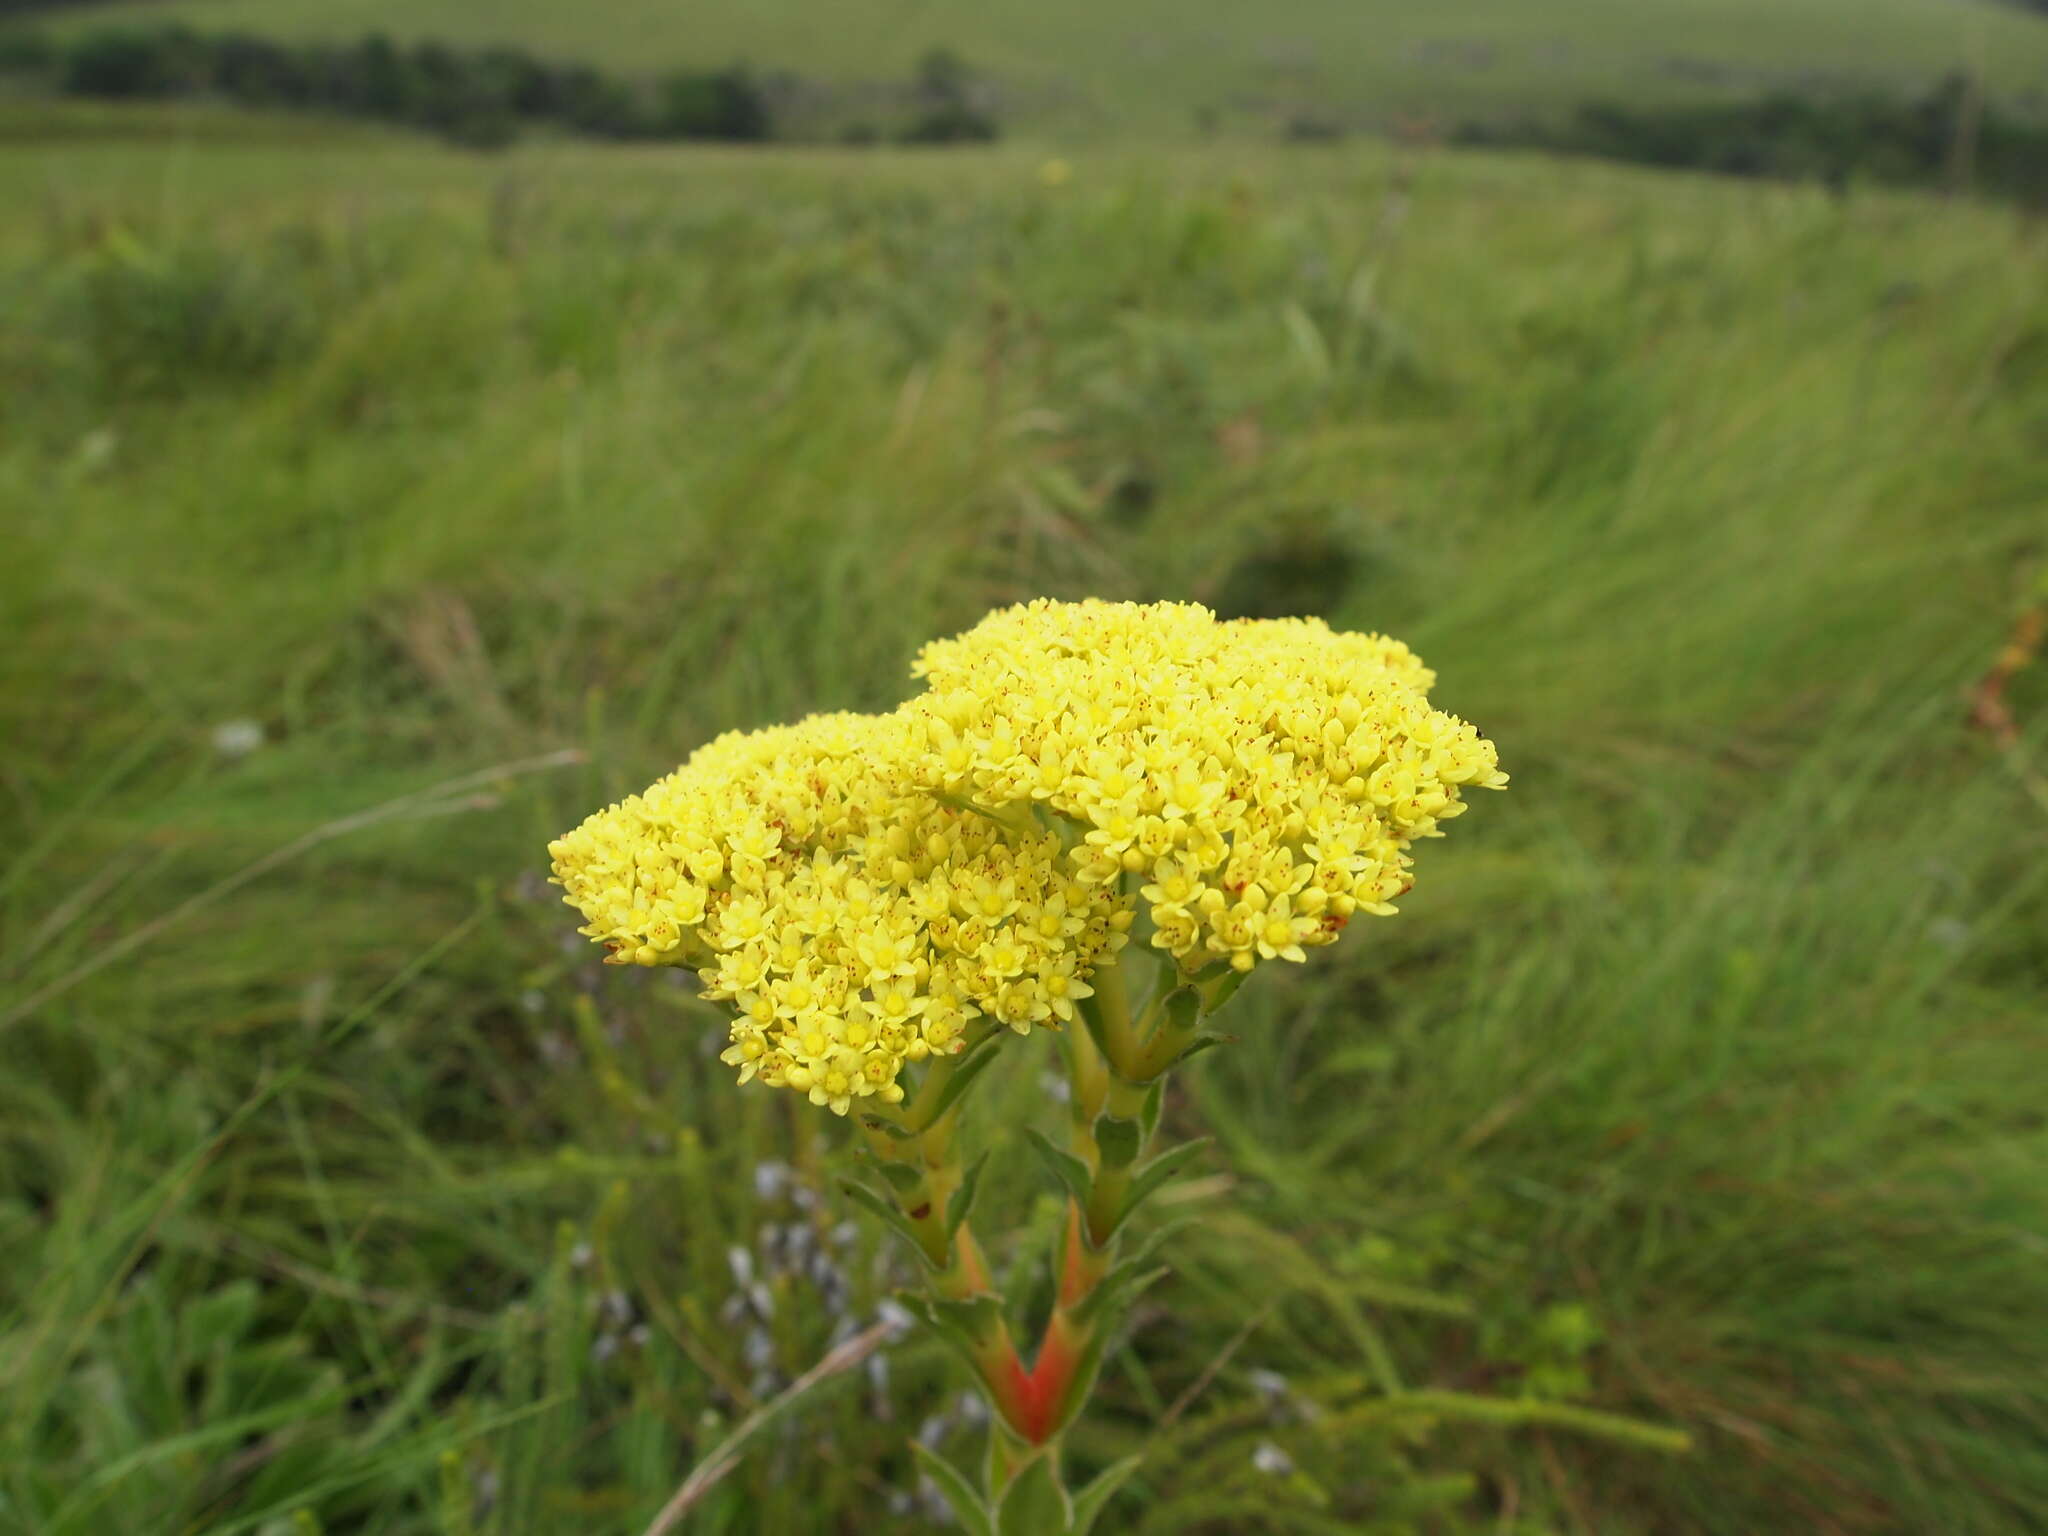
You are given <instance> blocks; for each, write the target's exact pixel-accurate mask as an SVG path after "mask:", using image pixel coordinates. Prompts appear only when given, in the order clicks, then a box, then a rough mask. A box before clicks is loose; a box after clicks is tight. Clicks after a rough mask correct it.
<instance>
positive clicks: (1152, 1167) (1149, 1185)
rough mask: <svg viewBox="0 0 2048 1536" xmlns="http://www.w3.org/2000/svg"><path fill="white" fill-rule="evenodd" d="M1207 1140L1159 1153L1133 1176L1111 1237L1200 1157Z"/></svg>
mask: <svg viewBox="0 0 2048 1536" xmlns="http://www.w3.org/2000/svg"><path fill="white" fill-rule="evenodd" d="M1209 1140H1210V1138H1208V1137H1207V1136H1204V1137H1202V1138H1201V1139H1200V1140H1197V1141H1188V1142H1183V1143H1182V1144H1181V1145H1179V1146H1177V1147H1175V1148H1173V1149H1172V1150H1171V1151H1168V1152H1162V1153H1160V1154H1159V1155H1158V1156H1157V1157H1155V1158H1153V1159H1152V1160H1151V1161H1150V1162H1149V1163H1146V1164H1145V1165H1144V1166H1143V1167H1141V1168H1140V1169H1138V1171H1137V1173H1136V1174H1135V1175H1133V1176H1132V1179H1131V1190H1130V1193H1129V1194H1127V1195H1126V1196H1124V1204H1123V1209H1122V1210H1120V1211H1118V1212H1117V1213H1116V1220H1115V1221H1113V1222H1111V1223H1110V1227H1109V1232H1110V1234H1114V1233H1115V1232H1116V1230H1117V1228H1119V1227H1121V1226H1122V1225H1123V1224H1124V1222H1125V1221H1127V1220H1128V1219H1129V1218H1130V1214H1131V1212H1133V1211H1135V1210H1136V1209H1137V1208H1138V1207H1139V1206H1140V1205H1143V1204H1144V1203H1145V1201H1147V1200H1148V1199H1150V1198H1151V1197H1152V1196H1153V1195H1154V1194H1156V1193H1157V1192H1158V1191H1159V1188H1160V1186H1162V1185H1163V1184H1165V1183H1166V1182H1167V1181H1168V1180H1169V1179H1171V1178H1173V1177H1174V1176H1175V1175H1176V1174H1178V1173H1180V1171H1181V1170H1182V1169H1184V1168H1186V1167H1187V1165H1188V1164H1189V1163H1191V1162H1193V1161H1194V1160H1195V1159H1196V1158H1197V1157H1199V1156H1200V1155H1201V1154H1202V1151H1203V1149H1204V1148H1206V1147H1207V1146H1208V1145H1209Z"/></svg>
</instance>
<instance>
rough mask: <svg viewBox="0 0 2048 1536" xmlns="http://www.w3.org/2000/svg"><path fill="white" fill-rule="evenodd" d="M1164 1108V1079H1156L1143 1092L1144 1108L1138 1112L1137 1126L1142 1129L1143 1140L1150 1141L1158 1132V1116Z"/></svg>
mask: <svg viewBox="0 0 2048 1536" xmlns="http://www.w3.org/2000/svg"><path fill="white" fill-rule="evenodd" d="M1165 1106H1166V1079H1165V1078H1164V1077H1157V1078H1154V1079H1153V1080H1152V1086H1151V1087H1150V1088H1148V1089H1147V1090H1146V1091H1145V1107H1144V1108H1143V1109H1142V1110H1140V1111H1139V1112H1138V1124H1139V1125H1140V1126H1141V1127H1143V1129H1144V1132H1145V1140H1146V1141H1147V1142H1149V1141H1151V1140H1152V1138H1153V1137H1154V1136H1155V1135H1157V1134H1158V1132H1159V1115H1160V1112H1161V1110H1163V1109H1164V1108H1165Z"/></svg>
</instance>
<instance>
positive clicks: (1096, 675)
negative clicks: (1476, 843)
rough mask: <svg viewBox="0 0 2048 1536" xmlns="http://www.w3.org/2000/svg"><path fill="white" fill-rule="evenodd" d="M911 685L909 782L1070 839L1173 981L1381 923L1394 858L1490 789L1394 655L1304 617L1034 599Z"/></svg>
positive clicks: (1396, 649) (1423, 677)
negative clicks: (1054, 824)
mask: <svg viewBox="0 0 2048 1536" xmlns="http://www.w3.org/2000/svg"><path fill="white" fill-rule="evenodd" d="M916 670H917V671H918V673H920V674H921V675H922V676H924V677H925V678H926V680H927V682H928V684H929V691H928V692H927V693H926V694H925V695H924V696H923V697H922V698H920V699H917V700H914V701H912V703H911V704H909V705H906V706H905V713H906V714H907V715H908V716H909V717H910V718H911V719H912V720H913V721H914V722H915V723H916V729H917V732H918V734H919V736H920V737H921V739H922V744H923V748H924V751H925V757H926V766H925V768H924V769H923V771H922V776H923V777H924V778H925V779H927V780H928V781H929V782H930V783H931V784H932V785H933V786H934V788H936V789H938V790H940V791H942V792H946V793H950V794H953V795H956V796H960V797H963V798H966V799H968V800H971V801H972V802H974V803H976V804H978V805H982V806H985V807H988V808H990V809H993V810H998V811H1000V810H1003V809H1004V808H1006V807H1012V806H1017V805H1025V804H1036V805H1039V806H1043V807H1044V808H1045V809H1046V810H1047V811H1049V812H1052V813H1054V814H1055V815H1057V816H1059V817H1063V818H1067V819H1069V820H1071V821H1072V822H1073V823H1075V824H1077V826H1078V827H1079V829H1080V837H1079V840H1078V842H1076V844H1075V846H1074V847H1073V848H1072V850H1071V852H1070V854H1069V863H1070V865H1071V867H1073V869H1074V870H1075V872H1076V873H1077V874H1078V875H1079V876H1080V878H1081V880H1082V881H1083V882H1084V883H1085V884H1086V885H1088V886H1089V887H1091V888H1108V889H1120V888H1123V887H1127V886H1129V885H1133V884H1135V885H1137V886H1138V894H1139V896H1140V897H1141V898H1142V900H1143V901H1144V902H1145V904H1146V906H1147V909H1148V911H1149V913H1150V916H1151V920H1152V927H1153V935H1152V943H1153V944H1155V945H1157V946H1158V947H1159V948H1161V949H1163V950H1165V951H1167V952H1168V953H1169V954H1171V955H1173V956H1174V957H1175V958H1176V959H1177V960H1178V961H1179V962H1180V964H1181V966H1182V967H1183V968H1184V969H1186V970H1188V971H1190V972H1192V971H1198V970H1201V969H1204V968H1205V967H1207V966H1208V965H1211V964H1213V963H1215V962H1217V961H1219V960H1227V961H1228V962H1229V963H1230V964H1231V965H1232V966H1234V967H1236V968H1237V969H1239V970H1249V969H1251V968H1252V967H1253V966H1254V965H1256V964H1257V963H1258V962H1260V961H1261V960H1272V959H1283V960H1300V959H1302V958H1303V957H1304V953H1305V951H1306V950H1308V949H1310V948H1312V947H1314V946H1316V945H1319V944H1329V943H1333V942H1334V941H1335V940H1336V938H1337V935H1338V933H1339V932H1340V931H1341V930H1342V929H1343V927H1344V925H1345V924H1346V923H1347V922H1348V921H1349V919H1350V918H1351V916H1352V914H1353V913H1354V912H1357V911H1365V912H1370V913H1375V914H1384V913H1389V912H1392V911H1393V906H1392V902H1393V900H1394V898H1395V897H1397V896H1399V895H1401V894H1402V893H1403V892H1404V891H1406V890H1407V889H1408V886H1409V884H1410V881H1409V877H1408V873H1407V871H1408V867H1409V862H1410V861H1409V858H1408V855H1407V852H1406V850H1407V847H1408V845H1409V843H1410V842H1412V841H1413V840H1414V839H1416V838H1418V837H1431V836H1435V835H1438V828H1439V826H1440V825H1441V824H1442V823H1443V822H1445V821H1448V820H1449V819H1450V818H1451V817H1453V816H1456V815H1458V814H1459V813H1460V812H1462V811H1463V810H1464V809H1465V807H1464V804H1463V802H1462V800H1461V799H1460V795H1461V792H1462V791H1463V790H1464V789H1465V788H1466V787H1467V786H1475V787H1479V788H1485V789H1499V788H1502V787H1503V786H1505V785H1506V783H1507V776H1506V775H1505V774H1503V773H1502V772H1501V771H1500V766H1499V763H1498V760H1497V759H1496V757H1495V755H1494V749H1493V744H1492V743H1491V742H1488V741H1485V740H1483V739H1482V738H1481V737H1480V736H1479V734H1478V733H1477V732H1476V731H1475V730H1473V728H1472V727H1471V726H1469V725H1467V724H1466V723H1465V722H1463V721H1461V720H1459V719H1457V718H1456V717H1455V716H1452V715H1447V714H1444V713H1443V712H1441V711H1439V710H1434V709H1432V708H1430V705H1429V700H1428V698H1427V690H1428V688H1429V687H1430V685H1431V684H1432V683H1433V682H1434V681H1435V676H1434V674H1433V673H1431V672H1430V671H1429V669H1428V668H1426V667H1424V666H1423V665H1422V663H1421V662H1420V661H1418V660H1417V659H1416V657H1415V655H1414V654H1413V653H1412V652H1411V651H1409V649H1408V648H1407V647H1406V646H1404V645H1402V644H1401V643H1400V642H1399V641H1396V640H1389V639H1386V638H1384V637H1382V636H1379V635H1358V634H1344V633H1338V632H1334V631H1332V630H1331V629H1330V628H1329V627H1328V626H1327V625H1326V624H1324V623H1323V622H1322V621H1320V620H1317V619H1279V620H1247V621H1238V622H1232V623H1224V622H1219V621H1218V620H1217V619H1216V617H1215V615H1213V614H1212V613H1210V612H1209V611H1208V610H1207V609H1206V608H1202V607H1200V606H1198V605H1196V604H1191V603H1157V604H1149V605H1141V604H1135V603H1103V602H1085V603H1055V602H1049V601H1040V602H1035V603H1030V604H1027V605H1024V606H1021V607H1017V608H1010V609H1006V610H1003V611H1001V612H998V613H994V614H991V615H990V616H989V617H988V618H986V619H984V620H983V621H982V622H981V623H980V624H978V625H976V626H975V627H974V628H973V629H971V630H969V631H968V632H967V633H965V634H964V635H961V636H958V637H957V638H955V639H951V640H942V641H938V642H935V643H934V644H932V645H930V646H927V647H926V648H925V650H924V652H923V654H922V655H921V656H920V657H919V659H918V662H917V667H916ZM1126 876H1129V877H1131V878H1130V879H1126V878H1125V877H1126Z"/></svg>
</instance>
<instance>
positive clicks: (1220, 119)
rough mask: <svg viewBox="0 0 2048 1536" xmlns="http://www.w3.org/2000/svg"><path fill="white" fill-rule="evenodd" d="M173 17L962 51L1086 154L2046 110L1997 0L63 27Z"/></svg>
mask: <svg viewBox="0 0 2048 1536" xmlns="http://www.w3.org/2000/svg"><path fill="white" fill-rule="evenodd" d="M166 18H175V19H178V20H183V21H189V22H191V23H192V24H194V25H197V26H203V27H208V28H229V27H233V28H240V29H245V30H248V31H252V32H259V33H270V34H289V35H294V36H331V37H335V38H351V37H356V36H360V35H361V34H363V33H365V32H368V31H372V30H379V31H384V32H388V33H390V34H392V35H394V36H398V37H428V36H434V37H443V38H446V39H449V40H451V41H463V42H517V43H522V44H525V45H527V46H529V47H532V48H535V49H538V50H542V51H545V52H548V53H553V54H560V55H564V56H573V57H585V58H589V59H591V60H593V61H596V62H599V63H604V64H608V65H612V66H615V67H618V68H621V69H628V70H654V69H659V68H667V67H672V66H683V65H695V64H705V63H720V64H722V63H725V62H729V61H732V60H745V61H747V62H749V63H751V64H752V65H754V66H755V67H756V68H759V69H763V70H791V71H795V72H797V73H798V74H801V75H804V76H806V77H808V78H811V79H814V80H817V81H820V82H825V83H828V84H832V85H835V86H838V87H841V88H851V87H859V86H863V85H868V84H873V83H877V82H887V81H897V80H901V79H902V78H903V77H904V76H905V75H906V74H907V73H908V72H909V70H910V68H911V66H912V64H913V63H914V61H915V60H916V59H917V58H918V56H919V55H920V54H921V53H922V52H923V51H924V50H926V49H929V48H931V47H934V46H946V47H951V48H954V49H956V50H959V51H960V52H962V53H964V54H965V55H967V56H968V57H969V58H970V59H971V60H972V61H974V62H975V63H976V64H978V65H980V66H982V67H983V68H985V69H986V70H988V71H989V72H990V74H991V75H992V76H993V77H994V78H995V80H996V81H997V82H998V83H999V88H1000V90H1001V93H1002V95H1003V97H1004V108H1005V113H1006V115H1007V116H1009V117H1010V118H1012V119H1013V120H1014V121H1019V122H1024V123H1028V124H1036V125H1044V126H1050V127H1053V128H1055V129H1057V130H1059V131H1062V132H1067V133H1071V134H1075V135H1085V134H1088V133H1092V132H1101V131H1105V130H1117V131H1127V132H1128V131H1137V132H1144V133H1154V134H1156V133H1160V132H1167V133H1180V132H1186V131H1188V130H1189V129H1190V128H1191V126H1192V125H1193V124H1194V122H1195V121H1196V119H1197V117H1198V116H1200V117H1201V118H1202V119H1203V120H1204V121H1205V122H1208V123H1211V124H1218V123H1220V124H1223V125H1226V126H1227V125H1230V124H1232V123H1239V124H1243V125H1246V126H1251V125H1258V124H1269V123H1271V122H1272V121H1274V120H1284V119H1285V118H1287V117H1289V116H1292V115H1296V114H1304V113H1307V114H1313V115H1316V116H1318V117H1321V118H1326V119H1329V120H1332V121H1338V122H1359V123H1366V122H1373V121H1384V120H1386V119H1387V118H1389V117H1392V116H1394V115H1397V114H1413V113H1426V114H1433V115H1436V116H1439V117H1464V116H1468V115H1474V114H1489V115H1499V114H1511V113H1516V112H1523V111H1542V110H1546V109H1551V108H1556V107H1559V106H1568V105H1571V104H1573V103H1576V102H1579V101H1582V100H1584V99H1586V98H1587V97H1588V96H1593V95H1623V96H1633V97H1638V98H1652V97H1654V98H1658V99H1666V98H1671V97H1674V96H1690V97H1696V96H1702V95H1714V94H1731V93H1748V92H1754V91H1757V90H1762V89H1768V88H1771V87H1775V86H1788V85H1800V84H1810V83H1812V82H1814V81H1816V80H1854V81H1865V82H1872V83H1880V84H1919V83H1923V82H1925V81H1926V80H1928V79H1931V78H1933V77H1935V76H1938V75H1940V74H1942V73H1944V72H1946V71H1948V70H1951V69H1956V68H1964V67H1971V65H1972V63H1973V61H1974V62H1975V63H1976V64H1977V65H1978V66H1980V67H1981V68H1982V69H1983V71H1984V73H1985V76H1986V78H1987V79H1988V80H1989V81H1990V83H1991V85H1992V87H1993V88H1994V89H1995V90H1997V91H1999V92H2001V93H2003V94H2006V95H2008V96H2015V97H2018V96H2027V95H2038V96H2039V97H2041V98H2044V99H2048V18H2044V17H2040V16H2035V15H2032V14H2029V13H2028V12H2026V11H2024V10H2022V9H2020V8H2018V7H2013V6H2006V5H1999V4H1994V3H1990V0H1960V3H1959V0H1552V3H1547V4H1530V3H1527V0H1457V3H1455V4H1450V5H1437V6H1415V5H1412V4H1408V3H1404V0H1284V3H1281V4H1276V5H1263V6H1243V5H1236V4H1231V3H1227V0H1122V3H1120V4H1117V5H1114V6H1106V5H1101V4H1096V3H1090V0H1036V3H1029V4H1027V3H1023V0H990V3H987V4H980V5H972V6H970V5H961V4H952V5H944V4H934V3H931V0H830V3H829V4H827V3H823V0H744V3H743V0H708V3H704V4H697V5H690V6H687V7H685V6H675V5H666V6H665V5H657V4H652V3H650V0H587V3H585V4H582V5H575V6H564V5H559V4H555V3H553V0H502V3H498V4H493V5H490V6H479V5H476V4H473V3H471V0H126V3H122V4H115V5H108V6H90V7H81V8H78V9H75V10H72V11H69V12H66V13H64V14H63V15H62V16H60V17H57V18H54V19H53V20H52V21H51V23H50V24H51V25H52V26H53V27H55V28H57V29H59V30H63V31H74V30H77V29H80V28H88V27H93V26H102V25H107V24H109V23H136V24H148V23H154V22H158V21H161V20H164V19H166Z"/></svg>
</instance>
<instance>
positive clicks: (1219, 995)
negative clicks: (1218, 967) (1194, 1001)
mask: <svg viewBox="0 0 2048 1536" xmlns="http://www.w3.org/2000/svg"><path fill="white" fill-rule="evenodd" d="M1249 975H1251V972H1250V971H1240V970H1236V969H1232V971H1231V972H1230V974H1229V975H1227V976H1225V977H1224V978H1223V980H1222V983H1221V984H1220V985H1219V986H1218V987H1217V988H1216V990H1215V991H1214V992H1213V993H1211V994H1210V996H1209V1012H1210V1013H1212V1014H1214V1013H1221V1012H1222V1011H1223V1005H1224V1004H1225V1003H1227V1002H1229V1001H1230V1000H1231V999H1232V998H1233V997H1235V996H1237V989H1238V988H1239V987H1241V986H1243V985H1244V979H1245V977H1247V976H1249Z"/></svg>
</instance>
